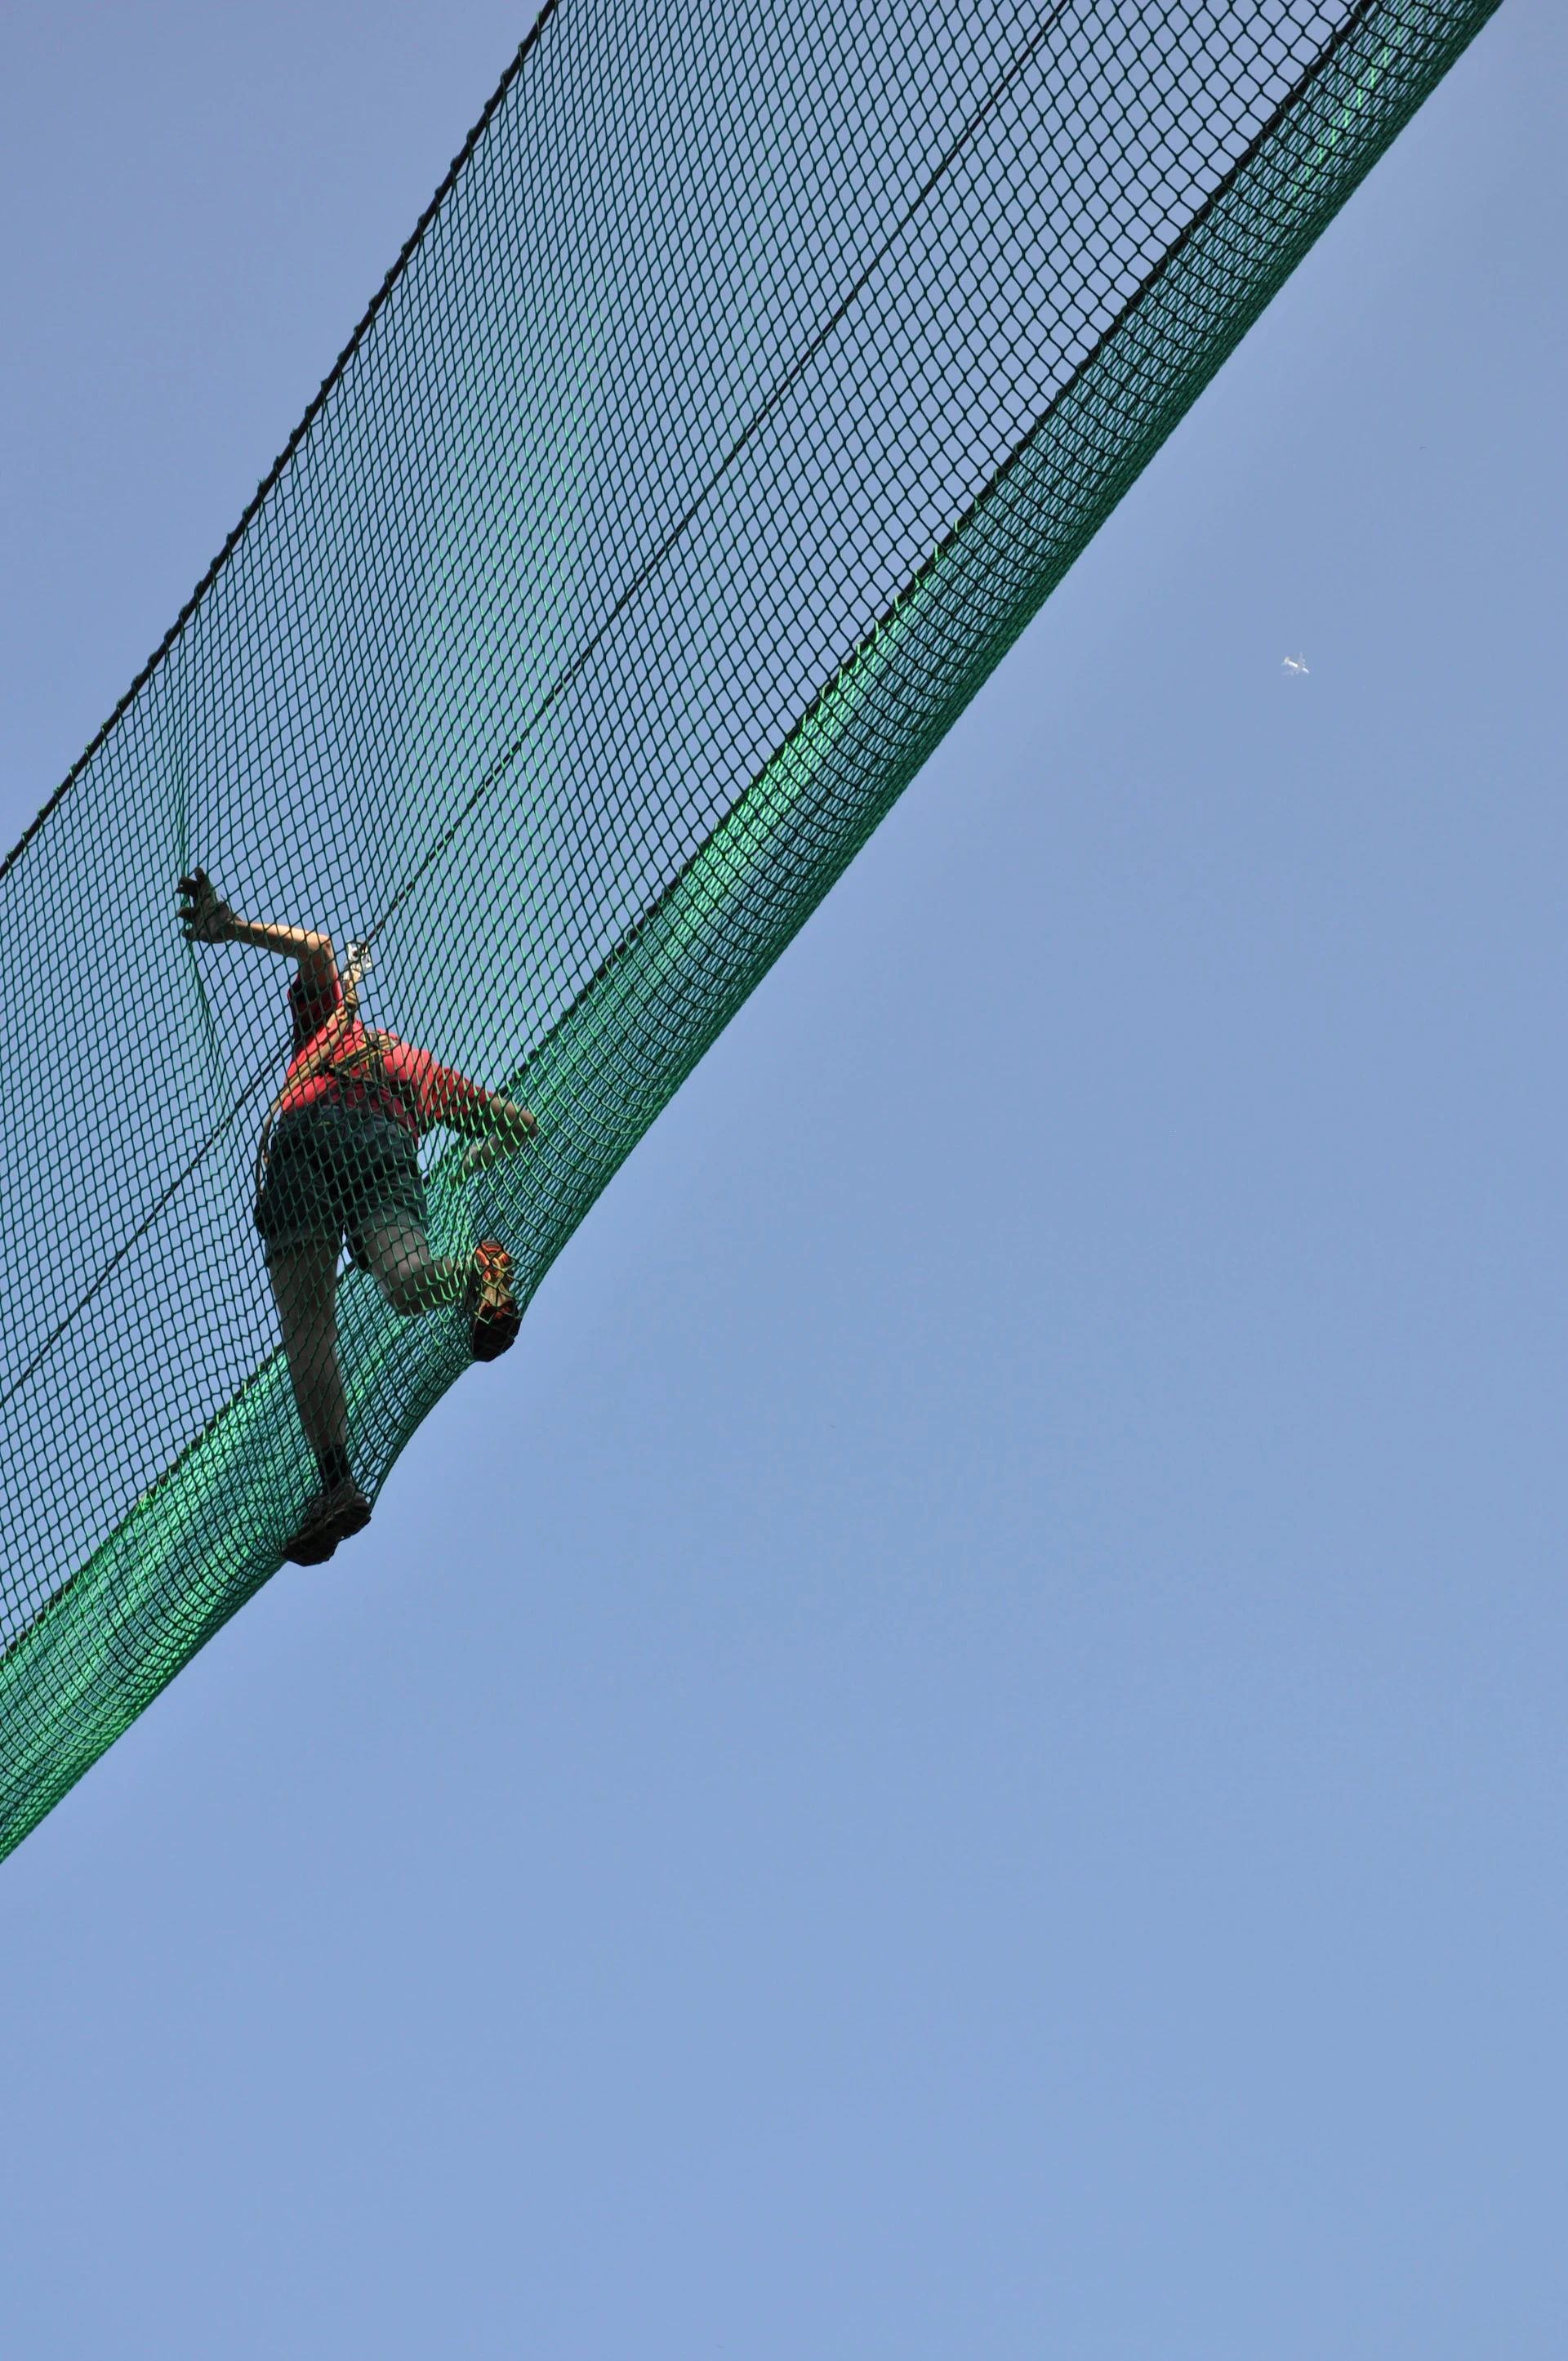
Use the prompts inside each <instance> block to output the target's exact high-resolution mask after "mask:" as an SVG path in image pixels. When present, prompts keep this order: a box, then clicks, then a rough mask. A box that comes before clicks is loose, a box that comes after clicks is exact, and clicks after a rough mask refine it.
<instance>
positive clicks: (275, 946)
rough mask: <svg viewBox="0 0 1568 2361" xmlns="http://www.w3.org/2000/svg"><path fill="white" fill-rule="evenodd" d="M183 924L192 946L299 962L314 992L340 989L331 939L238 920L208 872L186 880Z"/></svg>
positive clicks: (182, 886)
mask: <svg viewBox="0 0 1568 2361" xmlns="http://www.w3.org/2000/svg"><path fill="white" fill-rule="evenodd" d="M180 923H181V927H182V928H184V930H185V939H186V941H187V942H188V943H248V944H249V945H250V947H251V949H252V950H258V951H276V952H277V953H278V955H279V957H280V958H281V959H291V960H298V961H299V963H300V977H301V981H302V983H305V984H306V985H308V986H311V987H313V988H314V989H317V990H319V991H323V992H326V993H331V992H332V991H333V990H334V988H335V986H336V983H337V960H336V957H335V955H334V950H333V947H332V937H331V936H330V935H318V934H313V932H312V931H311V929H310V928H308V927H269V926H267V925H265V924H264V923H262V922H260V921H258V920H254V919H250V918H241V917H237V916H236V913H235V912H234V911H233V910H231V909H230V908H229V906H228V904H227V903H226V902H225V900H224V899H223V898H222V896H221V895H219V893H218V890H217V888H216V886H215V885H214V884H213V881H212V879H211V878H210V877H209V876H208V874H207V873H206V871H205V870H204V869H197V870H195V871H193V872H192V874H191V875H190V876H189V877H181V880H180Z"/></svg>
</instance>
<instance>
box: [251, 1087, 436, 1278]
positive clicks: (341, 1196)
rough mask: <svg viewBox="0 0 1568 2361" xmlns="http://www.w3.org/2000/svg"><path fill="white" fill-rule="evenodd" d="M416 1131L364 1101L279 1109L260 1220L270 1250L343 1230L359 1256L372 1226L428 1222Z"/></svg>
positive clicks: (260, 1198)
mask: <svg viewBox="0 0 1568 2361" xmlns="http://www.w3.org/2000/svg"><path fill="white" fill-rule="evenodd" d="M427 1220H428V1215H427V1213H426V1212H425V1202H424V1181H423V1179H422V1176H421V1173H420V1169H419V1149H418V1144H417V1142H416V1141H415V1139H414V1137H413V1134H412V1133H411V1132H410V1131H407V1130H405V1129H404V1127H403V1126H402V1125H401V1124H400V1123H394V1122H393V1121H392V1119H391V1117H390V1116H389V1115H378V1114H376V1113H374V1112H373V1111H372V1110H371V1109H369V1108H366V1107H345V1106H336V1105H332V1104H328V1105H325V1106H312V1107H302V1108H301V1109H300V1110H299V1111H298V1113H297V1114H294V1115H281V1116H280V1118H279V1120H278V1123H277V1124H276V1126H274V1128H273V1132H272V1137H271V1138H270V1139H269V1141H268V1143H267V1161H266V1165H265V1167H264V1170H263V1173H262V1180H261V1189H260V1192H259V1194H258V1197H257V1200H256V1226H257V1228H258V1230H259V1231H260V1233H261V1235H262V1237H263V1239H264V1240H265V1242H266V1245H267V1247H268V1250H269V1252H270V1251H271V1249H272V1247H274V1246H305V1245H307V1244H311V1243H313V1242H314V1241H316V1240H318V1239H321V1238H331V1239H333V1240H334V1242H336V1241H338V1240H341V1239H342V1238H344V1237H346V1238H347V1240H348V1243H349V1247H350V1250H351V1251H352V1252H353V1254H354V1257H355V1259H356V1261H362V1260H363V1259H364V1257H363V1254H362V1252H361V1249H360V1243H359V1242H360V1240H361V1238H362V1237H363V1235H364V1234H365V1232H366V1231H367V1230H374V1229H377V1228H378V1227H379V1226H380V1225H381V1224H384V1223H387V1222H411V1223H413V1224H416V1226H417V1227H418V1228H420V1229H423V1228H424V1227H425V1225H426V1222H427Z"/></svg>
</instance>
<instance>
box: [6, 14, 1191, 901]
mask: <svg viewBox="0 0 1568 2361" xmlns="http://www.w3.org/2000/svg"><path fill="white" fill-rule="evenodd" d="M1070 5H1071V0H1057V5H1055V7H1054V8H1050V9H1048V10H1047V13H1046V15H1045V16H1043V17H1042V18H1041V20H1040V22H1039V23H1038V25H1037V26H1036V28H1035V30H1034V32H1033V33H1032V34H1031V35H1030V36H1029V38H1028V39H1027V40H1026V41H1025V44H1024V46H1023V48H1022V49H1020V50H1019V51H1018V53H1017V55H1016V56H1015V57H1014V59H1013V60H1012V61H1011V62H1010V64H1009V65H1008V67H1007V70H1006V71H1005V72H1004V73H1003V76H1002V78H1001V80H1000V81H999V82H997V83H996V84H995V86H994V88H993V89H992V90H990V91H989V92H988V93H986V95H985V97H984V99H983V100H982V101H981V104H980V105H979V106H978V107H977V108H976V110H975V112H974V114H973V115H971V116H970V119H969V121H968V122H967V123H966V124H965V125H964V126H963V128H962V129H961V130H960V131H959V134H958V137H956V138H955V139H954V140H953V141H952V142H951V144H950V145H949V147H948V149H947V151H946V153H945V154H944V155H943V156H942V157H941V159H940V160H939V161H938V163H937V164H936V165H935V166H934V167H933V169H932V170H931V171H930V172H929V173H928V174H927V178H926V179H925V181H923V182H922V183H921V185H920V187H919V188H918V189H917V190H916V193H915V195H914V196H913V197H912V198H911V199H910V200H909V202H908V203H907V204H906V205H905V209H904V211H903V213H902V214H900V215H899V217H898V219H897V220H896V221H895V222H894V225H893V227H892V228H891V229H890V230H889V231H888V232H887V234H886V236H884V238H883V242H882V244H881V245H880V246H879V247H877V249H876V251H875V252H874V253H873V254H872V258H871V259H870V261H869V262H867V263H866V264H865V265H864V266H863V267H862V269H861V273H860V276H859V277H858V278H857V279H856V280H854V281H853V282H852V284H851V285H850V287H849V288H848V289H847V290H846V291H845V292H844V294H843V295H841V296H840V298H839V302H838V303H837V304H836V305H835V307H834V309H833V311H832V312H831V313H829V314H828V318H827V319H826V320H825V321H824V322H823V324H822V325H821V326H820V327H819V328H818V329H817V333H816V334H815V335H814V336H813V337H812V339H811V341H810V343H809V344H808V345H806V346H804V347H803V349H802V350H801V351H800V352H799V353H798V354H797V355H796V357H795V359H794V360H793V361H792V362H791V364H790V366H789V368H788V369H787V370H786V371H785V373H784V376H783V377H782V378H781V379H779V381H778V383H777V384H776V385H775V386H774V388H773V391H772V392H771V393H770V394H769V396H768V398H767V400H766V401H764V402H763V403H762V405H761V407H760V408H759V409H757V410H755V411H754V412H752V414H751V418H750V419H749V420H748V422H747V423H746V425H745V426H744V427H743V428H742V429H741V431H740V434H739V435H738V436H737V437H736V439H735V441H734V442H733V443H732V444H731V445H730V446H729V450H728V451H727V452H726V453H725V455H724V456H723V458H722V459H721V460H720V461H719V462H718V466H717V467H715V469H714V470H713V472H712V474H711V475H710V476H709V478H708V479H707V483H706V484H705V485H704V486H703V488H702V489H701V491H699V492H698V493H697V495H696V499H695V500H693V501H692V502H691V504H690V506H689V507H688V508H687V510H686V511H685V515H684V516H682V517H680V518H678V519H677V521H676V522H675V523H674V524H673V525H672V526H671V527H670V528H669V530H668V532H667V533H665V535H664V538H663V541H662V542H660V544H658V546H657V548H655V549H653V550H652V551H651V552H650V553H649V555H647V557H645V558H644V559H643V561H642V563H641V566H639V567H638V569H637V571H636V573H635V574H634V575H633V576H632V577H631V579H630V582H629V583H628V584H627V586H626V588H625V589H624V590H622V592H621V593H620V597H619V598H617V600H616V602H615V604H614V606H613V607H611V609H609V613H608V614H607V615H606V616H605V618H604V620H603V621H602V622H601V623H600V624H599V625H598V629H597V630H596V631H594V632H593V634H592V635H591V637H590V638H589V639H587V641H585V642H584V644H583V645H582V647H580V648H579V649H578V651H577V653H576V655H575V656H574V657H573V658H572V661H571V663H570V664H568V665H567V666H566V668H565V671H564V672H563V673H561V674H560V675H558V677H557V678H556V680H555V681H554V683H553V685H552V686H551V687H549V688H548V689H547V690H546V691H545V693H544V695H543V697H542V698H541V699H540V701H539V703H538V704H537V705H536V706H535V707H534V709H533V711H532V713H531V714H530V715H529V717H528V719H527V720H526V721H525V722H524V723H523V726H522V728H521V730H520V731H519V732H518V734H517V736H516V737H515V738H514V739H513V740H512V741H511V744H510V746H508V747H507V748H506V749H505V751H504V752H502V753H500V754H499V755H498V756H497V758H496V760H495V762H494V763H491V765H490V767H489V769H488V771H487V772H486V773H485V774H484V776H483V777H482V778H481V779H480V780H479V782H478V785H477V786H476V787H475V789H474V791H473V793H472V794H471V795H470V796H469V798H468V800H467V802H466V804H465V805H464V806H463V808H462V810H461V811H459V812H458V813H457V814H456V815H455V818H453V819H452V821H451V822H450V823H449V825H448V826H447V828H446V829H444V832H443V833H442V835H441V836H440V837H439V838H438V839H437V840H436V841H435V843H434V844H433V846H432V847H431V849H430V851H428V852H427V853H426V855H425V857H424V859H423V860H422V862H421V863H420V865H419V867H418V868H417V869H416V870H415V871H414V872H413V873H412V875H411V877H409V878H408V880H407V881H406V882H405V884H402V885H400V887H399V889H398V891H397V893H396V894H395V895H393V897H392V900H391V901H390V902H389V904H388V906H387V907H386V908H385V909H384V910H383V911H382V913H381V915H380V917H378V918H377V919H376V920H375V921H374V922H373V923H372V924H371V925H370V926H369V927H368V928H367V929H366V938H365V939H366V940H367V941H369V940H373V939H374V938H375V937H376V936H377V935H378V934H379V933H380V931H381V929H382V928H383V927H385V926H387V925H388V924H389V922H390V920H391V919H392V918H394V917H396V916H397V913H398V912H399V910H400V909H401V907H402V906H403V904H404V903H405V902H406V901H407V900H408V898H409V896H410V895H411V894H412V893H413V891H414V889H415V887H416V886H417V885H418V884H420V883H421V881H422V879H423V878H424V877H426V876H428V875H429V873H430V872H431V870H432V869H433V867H434V866H435V864H436V863H437V862H439V861H440V859H441V858H442V855H443V854H444V853H445V852H447V851H450V850H451V847H452V845H453V843H454V842H455V839H456V837H457V834H458V831H459V830H460V829H462V827H463V825H464V823H465V821H466V820H467V819H469V818H472V816H473V814H474V812H475V811H476V810H477V808H478V807H479V805H480V803H481V802H482V801H483V800H484V798H485V796H488V794H489V792H490V790H491V788H492V787H493V786H495V785H496V784H497V783H498V781H499V780H500V779H502V778H504V776H505V775H506V774H507V772H508V771H509V770H510V767H511V765H512V763H515V762H516V760H517V758H518V756H519V754H521V752H522V750H523V748H524V746H525V745H526V744H527V743H528V741H529V739H530V738H531V737H532V734H533V732H534V730H536V729H537V728H538V727H539V724H540V723H541V722H542V721H543V719H544V717H545V715H546V714H547V713H549V712H550V711H551V709H552V708H553V707H554V706H555V705H557V704H558V703H559V702H560V700H561V698H562V697H564V696H565V693H566V691H567V689H568V688H570V686H571V685H572V683H573V682H574V681H575V680H576V677H577V675H579V673H581V672H582V670H583V668H584V666H585V665H586V664H589V663H590V662H591V661H592V659H593V657H594V655H595V653H597V651H598V649H599V648H600V647H601V646H602V645H603V644H604V642H605V640H606V639H607V638H608V637H609V633H610V632H611V631H613V630H614V628H615V626H616V624H617V622H619V620H620V617H621V616H622V615H623V614H624V613H625V611H626V609H627V608H628V607H630V605H631V603H632V602H633V600H634V599H636V598H638V597H640V595H641V592H642V591H643V590H645V589H646V588H647V587H648V584H649V583H650V582H651V581H652V578H653V577H654V575H655V574H656V573H657V572H658V570H659V568H660V566H663V563H664V560H665V559H666V558H667V557H668V556H669V555H670V553H671V551H672V550H673V549H674V548H675V547H676V546H677V545H678V544H679V543H680V542H681V541H683V540H684V539H685V535H686V534H687V533H689V532H690V530H691V528H692V526H693V525H694V524H695V523H696V520H697V518H698V517H699V516H700V515H701V513H702V511H703V510H704V508H705V507H706V506H707V502H708V501H709V500H711V499H712V498H713V495H714V493H715V492H716V491H717V490H718V487H719V486H720V485H721V484H722V483H723V481H724V479H725V478H726V476H728V475H729V471H730V469H731V468H732V467H734V465H735V463H736V461H737V460H738V459H739V458H740V457H741V456H742V455H743V453H744V452H745V451H746V450H747V449H748V448H749V446H750V445H751V443H752V442H753V441H754V440H755V438H756V437H757V435H758V434H761V432H762V428H763V427H764V426H765V425H766V424H767V422H768V420H769V419H770V418H771V417H772V416H773V412H774V411H775V410H776V409H777V408H778V406H779V404H780V402H782V401H784V397H785V395H786V394H787V393H788V392H789V390H790V388H791V387H792V386H793V385H794V384H795V382H796V380H797V379H799V377H800V376H801V374H802V372H803V371H804V370H805V369H806V368H809V367H810V365H811V363H812V361H813V360H814V359H815V358H816V357H817V354H818V353H819V352H820V351H821V350H822V347H823V346H824V345H825V344H826V343H827V341H828V337H829V336H830V335H832V334H833V331H834V330H835V328H837V327H838V326H839V324H841V323H842V321H843V320H844V318H845V317H846V315H847V314H848V313H849V311H850V307H851V306H852V305H853V304H854V302H856V300H857V299H858V298H859V297H860V296H861V294H862V293H863V292H864V291H865V289H866V287H867V286H868V285H869V284H870V282H871V280H872V278H873V277H874V276H875V274H876V272H877V271H878V270H879V269H881V267H882V265H883V263H884V262H885V261H886V259H887V258H888V256H889V255H890V254H891V253H892V251H893V249H894V247H895V246H896V245H897V243H898V241H899V239H900V238H901V237H902V236H903V235H904V233H905V230H906V229H907V228H908V227H909V225H910V223H911V222H912V221H913V220H914V219H915V216H916V214H917V213H918V212H919V211H920V208H921V206H922V205H923V204H924V203H926V200H927V197H928V196H930V194H931V192H932V191H933V190H934V189H936V188H937V187H938V184H939V183H940V182H941V181H942V180H943V179H944V178H945V177H946V175H947V174H948V172H949V171H950V170H951V169H952V167H953V165H954V164H955V163H956V162H957V161H958V159H959V157H960V156H961V155H962V154H963V152H964V149H965V148H967V147H968V146H969V145H970V141H971V140H972V139H973V138H974V137H975V136H976V134H977V133H978V132H979V131H980V129H981V126H982V125H983V124H984V123H985V121H986V119H987V117H988V116H989V115H992V113H993V112H994V111H995V109H996V108H997V107H998V106H999V105H1000V104H1001V103H1002V101H1003V98H1004V97H1005V96H1006V94H1007V93H1008V91H1009V90H1010V89H1011V87H1012V85H1013V83H1014V82H1015V81H1016V80H1017V78H1018V76H1019V75H1020V74H1021V73H1022V72H1023V71H1024V69H1025V66H1026V65H1027V64H1028V63H1029V60H1030V59H1031V58H1032V57H1033V56H1034V54H1035V52H1036V49H1038V48H1039V46H1040V44H1041V42H1042V41H1043V40H1044V39H1045V38H1046V36H1047V33H1049V32H1050V31H1051V30H1052V29H1053V28H1054V27H1056V26H1057V25H1058V24H1059V23H1060V21H1061V19H1062V17H1063V16H1065V15H1066V14H1067V11H1068V9H1069V6H1070ZM1172 250H1173V251H1174V248H1173V249H1172ZM786 743H787V741H786ZM3 875H4V871H3V870H0V876H3Z"/></svg>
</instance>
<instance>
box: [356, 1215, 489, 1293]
mask: <svg viewBox="0 0 1568 2361" xmlns="http://www.w3.org/2000/svg"><path fill="white" fill-rule="evenodd" d="M358 1245H359V1248H360V1251H361V1253H362V1255H363V1257H364V1259H365V1262H366V1263H367V1266H368V1267H369V1269H370V1271H371V1273H372V1275H373V1276H374V1278H375V1281H376V1284H377V1286H378V1288H379V1289H380V1290H381V1293H382V1296H383V1297H384V1298H385V1300H386V1301H387V1302H388V1304H389V1306H390V1307H391V1309H392V1310H393V1311H394V1312H401V1313H402V1314H403V1315H404V1317H405V1318H410V1317H412V1316H413V1315H414V1314H415V1313H417V1312H434V1311H437V1310H439V1308H440V1307H441V1305H442V1304H444V1303H455V1302H456V1301H457V1300H458V1298H459V1296H460V1295H462V1293H463V1291H464V1290H465V1289H466V1286H467V1284H468V1271H469V1264H468V1262H467V1260H466V1258H465V1259H462V1260H457V1259H455V1258H454V1257H452V1256H450V1255H444V1256H441V1257H437V1256H435V1255H433V1254H432V1253H431V1251H430V1241H429V1239H428V1238H427V1237H426V1235H425V1234H424V1231H423V1230H422V1228H421V1226H420V1224H418V1223H417V1222H412V1221H408V1220H404V1219H402V1218H400V1216H398V1215H396V1214H392V1215H389V1216H388V1217H387V1218H386V1219H385V1220H383V1221H379V1222H371V1223H367V1225H366V1227H365V1229H364V1230H363V1231H362V1232H361V1234H360V1236H359V1240H358Z"/></svg>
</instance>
